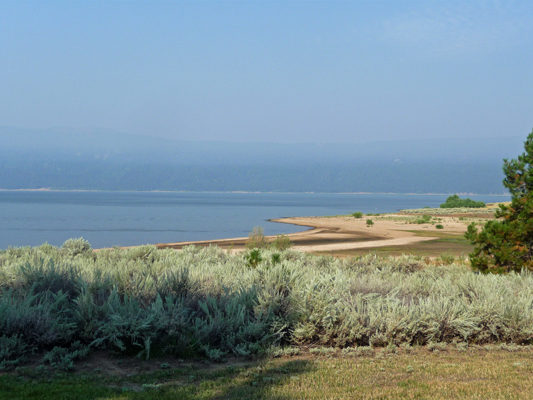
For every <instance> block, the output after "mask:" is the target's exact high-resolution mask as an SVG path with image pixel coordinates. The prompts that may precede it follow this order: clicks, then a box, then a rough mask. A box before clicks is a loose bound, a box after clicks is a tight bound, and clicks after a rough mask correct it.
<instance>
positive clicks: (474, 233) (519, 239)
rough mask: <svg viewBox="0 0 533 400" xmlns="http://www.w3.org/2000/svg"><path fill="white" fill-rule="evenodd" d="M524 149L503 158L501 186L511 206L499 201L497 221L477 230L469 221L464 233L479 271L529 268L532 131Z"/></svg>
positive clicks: (532, 265)
mask: <svg viewBox="0 0 533 400" xmlns="http://www.w3.org/2000/svg"><path fill="white" fill-rule="evenodd" d="M524 149H525V152H524V153H522V154H521V155H519V156H518V158H517V159H516V160H515V159H512V160H507V159H505V160H504V165H503V172H504V174H505V179H504V180H503V185H504V186H505V187H506V188H507V189H508V190H509V192H510V193H511V196H512V200H511V205H509V206H506V205H503V204H500V206H499V207H500V208H499V210H497V211H496V213H495V215H494V216H495V218H497V220H492V221H489V222H487V223H486V224H485V226H484V227H483V229H482V230H481V232H478V230H477V228H476V225H475V224H474V223H472V224H470V225H469V226H468V230H467V232H466V234H465V237H466V238H467V239H469V240H470V241H471V243H472V244H473V245H474V246H475V248H474V251H473V252H472V253H471V254H470V261H471V264H472V267H473V268H474V269H476V270H479V271H481V272H484V273H489V272H492V273H506V272H510V271H516V272H520V271H521V270H522V268H526V269H529V270H533V131H532V132H531V133H530V134H529V135H528V137H527V139H526V141H525V142H524Z"/></svg>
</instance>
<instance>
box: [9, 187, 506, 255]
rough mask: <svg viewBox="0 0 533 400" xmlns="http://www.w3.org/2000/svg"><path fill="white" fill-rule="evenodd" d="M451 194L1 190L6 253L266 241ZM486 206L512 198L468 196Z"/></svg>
mask: <svg viewBox="0 0 533 400" xmlns="http://www.w3.org/2000/svg"><path fill="white" fill-rule="evenodd" d="M447 197H448V196H447V195H399V194H321V193H182V192H70V191H64V192H62V191H0V249H5V248H7V247H9V246H16V247H19V246H38V245H41V244H43V243H45V242H48V243H50V244H52V245H54V246H60V245H61V244H62V243H63V242H64V241H65V240H67V239H69V238H78V237H83V238H85V239H86V240H88V241H89V242H90V243H91V245H92V247H93V248H101V247H111V246H134V245H141V244H148V243H151V244H155V243H169V242H179V241H189V240H214V239H227V238H233V237H243V236H248V233H250V232H251V230H252V229H253V227H255V226H262V227H263V229H264V231H265V234H266V235H276V234H283V233H285V234H287V233H293V232H299V231H302V230H304V229H305V228H302V227H299V226H293V225H288V224H279V223H275V222H269V221H268V220H269V219H273V218H281V217H295V216H324V215H338V214H348V213H352V212H355V211H361V212H363V213H383V212H395V211H398V210H400V209H406V208H421V207H425V206H429V207H438V205H439V204H441V203H443V202H444V201H445V200H446V198H447ZM468 197H470V198H471V199H473V200H481V201H485V202H488V203H489V202H497V201H509V200H510V196H477V195H476V196H468Z"/></svg>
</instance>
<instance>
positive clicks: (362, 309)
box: [0, 239, 533, 370]
mask: <svg viewBox="0 0 533 400" xmlns="http://www.w3.org/2000/svg"><path fill="white" fill-rule="evenodd" d="M253 251H255V250H248V251H247V252H245V253H243V254H237V255H230V254H227V253H225V252H224V251H223V250H221V249H219V248H217V247H207V248H197V247H193V246H191V247H187V248H185V249H183V250H182V251H175V250H171V249H164V250H158V249H156V248H155V247H152V246H141V247H137V248H132V249H127V250H121V249H109V250H100V251H98V252H93V251H92V249H91V248H90V246H89V245H88V243H87V242H85V241H83V240H82V239H77V240H72V241H69V242H66V243H65V244H64V245H63V247H61V248H56V247H53V246H50V245H47V244H45V245H43V246H40V247H35V248H10V249H8V250H4V251H0V368H11V367H15V366H18V365H22V364H23V363H24V361H25V357H27V355H29V354H30V353H31V352H33V351H44V352H47V353H48V355H47V356H46V357H45V358H46V360H47V362H48V363H49V364H50V365H52V366H54V367H56V368H59V369H65V370H68V369H70V368H72V365H73V363H74V362H76V361H78V360H82V359H83V358H84V357H86V355H87V354H88V351H89V350H90V349H93V348H102V349H107V350H110V351H114V352H118V353H123V354H125V355H127V354H131V355H138V356H139V357H143V358H148V357H150V356H153V355H158V354H167V355H168V354H172V355H175V356H187V355H203V356H205V357H208V358H209V359H211V360H213V361H220V360H223V359H224V358H225V357H226V356H227V355H229V354H236V355H240V356H249V355H255V354H261V353H263V352H264V351H266V349H267V348H269V347H270V346H272V345H282V346H283V345H302V344H305V345H312V346H329V347H336V348H340V349H342V348H350V347H354V346H359V347H361V346H371V347H372V348H375V347H387V346H390V348H393V346H411V345H417V344H420V345H423V344H431V343H463V344H465V345H474V344H491V343H492V344H499V343H514V344H517V345H518V344H520V345H521V344H527V345H528V344H531V343H533V330H532V329H531V327H532V326H533V275H532V274H530V273H528V272H523V273H521V274H515V273H510V274H507V275H500V276H496V275H483V274H476V273H474V272H472V271H471V270H470V269H469V267H468V266H466V265H465V264H464V263H463V262H462V261H461V260H458V259H453V257H452V258H451V259H450V257H446V258H442V260H440V261H439V262H437V263H435V262H433V263H432V262H430V263H429V265H428V261H427V260H423V259H421V258H416V257H413V256H402V257H398V258H380V257H377V256H375V255H373V254H369V255H366V256H363V257H358V258H350V259H334V258H332V257H325V256H321V257H317V256H313V255H308V254H304V253H300V252H297V251H294V250H284V251H281V252H280V251H277V250H273V249H262V250H258V251H257V252H256V253H253V254H252V252H253ZM435 264H438V265H435ZM435 346H437V347H436V348H437V349H438V346H439V345H435Z"/></svg>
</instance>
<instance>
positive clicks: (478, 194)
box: [0, 188, 510, 197]
mask: <svg viewBox="0 0 533 400" xmlns="http://www.w3.org/2000/svg"><path fill="white" fill-rule="evenodd" d="M0 192H107V193H109V192H116V193H243V194H246V193H247V194H258V193H269V194H346V195H350V194H379V195H397V196H449V195H452V194H458V195H460V196H498V197H500V196H510V195H509V193H501V194H483V193H463V192H461V193H396V192H261V191H244V190H233V191H189V190H102V189H52V188H34V189H3V188H0Z"/></svg>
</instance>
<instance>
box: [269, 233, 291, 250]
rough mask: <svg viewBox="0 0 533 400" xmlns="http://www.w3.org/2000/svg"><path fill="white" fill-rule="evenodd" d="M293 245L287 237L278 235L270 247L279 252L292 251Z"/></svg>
mask: <svg viewBox="0 0 533 400" xmlns="http://www.w3.org/2000/svg"><path fill="white" fill-rule="evenodd" d="M292 245H293V243H292V242H291V239H290V238H289V237H288V236H287V235H277V236H276V239H275V240H274V241H273V242H272V243H270V247H271V248H273V249H275V250H278V251H283V250H287V249H290V248H291V247H292Z"/></svg>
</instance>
